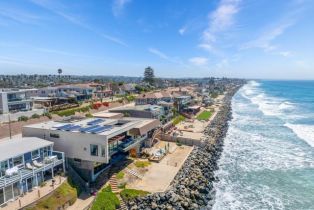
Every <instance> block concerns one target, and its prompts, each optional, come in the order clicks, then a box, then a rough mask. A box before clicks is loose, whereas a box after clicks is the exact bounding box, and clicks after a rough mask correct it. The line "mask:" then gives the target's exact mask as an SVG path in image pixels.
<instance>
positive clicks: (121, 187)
mask: <svg viewBox="0 0 314 210" xmlns="http://www.w3.org/2000/svg"><path fill="white" fill-rule="evenodd" d="M125 186H126V183H125V182H124V183H121V184H119V185H118V188H119V189H125Z"/></svg>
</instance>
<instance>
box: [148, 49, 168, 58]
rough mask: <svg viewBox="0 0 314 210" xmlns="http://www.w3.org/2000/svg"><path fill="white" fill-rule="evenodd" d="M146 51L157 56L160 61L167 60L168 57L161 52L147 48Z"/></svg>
mask: <svg viewBox="0 0 314 210" xmlns="http://www.w3.org/2000/svg"><path fill="white" fill-rule="evenodd" d="M148 51H149V52H150V53H152V54H154V55H157V56H158V57H160V58H162V59H165V60H169V57H168V56H167V55H166V54H165V53H163V52H161V51H159V50H157V49H155V48H149V49H148Z"/></svg>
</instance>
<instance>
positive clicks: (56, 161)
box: [0, 151, 64, 188]
mask: <svg viewBox="0 0 314 210" xmlns="http://www.w3.org/2000/svg"><path fill="white" fill-rule="evenodd" d="M63 163H64V154H63V153H62V152H56V151H53V152H52V156H48V158H46V159H45V160H44V161H42V162H40V164H41V166H40V167H35V166H33V169H29V168H27V167H26V165H24V166H22V167H19V169H18V172H17V173H16V174H14V175H11V176H7V175H4V176H2V177H0V188H3V187H6V186H8V185H10V184H13V183H15V182H18V181H21V180H23V179H26V178H31V177H35V176H36V174H37V173H39V172H42V171H46V170H49V169H52V168H54V167H55V166H58V165H61V164H63Z"/></svg>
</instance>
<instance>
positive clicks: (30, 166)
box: [26, 163, 35, 170]
mask: <svg viewBox="0 0 314 210" xmlns="http://www.w3.org/2000/svg"><path fill="white" fill-rule="evenodd" d="M26 168H27V169H29V170H33V169H35V167H34V166H32V165H31V164H30V163H26Z"/></svg>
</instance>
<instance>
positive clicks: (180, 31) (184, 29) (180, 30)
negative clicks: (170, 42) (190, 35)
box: [179, 26, 186, 35]
mask: <svg viewBox="0 0 314 210" xmlns="http://www.w3.org/2000/svg"><path fill="white" fill-rule="evenodd" d="M185 32H186V26H183V27H182V28H180V29H179V34H181V35H184V34H185Z"/></svg>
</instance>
